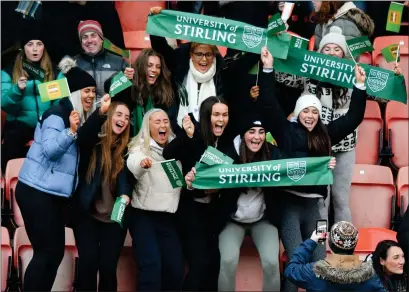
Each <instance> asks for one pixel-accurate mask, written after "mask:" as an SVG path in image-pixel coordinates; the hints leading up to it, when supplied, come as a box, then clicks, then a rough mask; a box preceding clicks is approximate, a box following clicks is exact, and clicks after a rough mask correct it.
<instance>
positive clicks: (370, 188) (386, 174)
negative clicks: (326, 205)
mask: <svg viewBox="0 0 409 292" xmlns="http://www.w3.org/2000/svg"><path fill="white" fill-rule="evenodd" d="M395 193H396V190H395V185H394V181H393V176H392V171H391V169H390V168H389V167H386V166H379V165H366V164H356V165H355V169H354V174H353V177H352V186H351V193H350V208H351V214H352V223H353V224H354V225H355V226H356V227H357V228H366V227H379V228H390V225H391V219H392V218H393V217H394V216H395V203H396V196H395Z"/></svg>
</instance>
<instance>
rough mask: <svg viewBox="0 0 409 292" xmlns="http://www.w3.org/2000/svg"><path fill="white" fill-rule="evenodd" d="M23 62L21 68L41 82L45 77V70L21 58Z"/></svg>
mask: <svg viewBox="0 0 409 292" xmlns="http://www.w3.org/2000/svg"><path fill="white" fill-rule="evenodd" d="M22 61H23V62H22V63H23V70H25V71H26V72H27V74H28V75H30V76H31V77H33V78H34V79H36V80H38V81H40V82H43V81H44V79H45V70H44V69H41V68H40V67H38V66H36V65H34V64H32V63H30V62H27V61H26V60H22Z"/></svg>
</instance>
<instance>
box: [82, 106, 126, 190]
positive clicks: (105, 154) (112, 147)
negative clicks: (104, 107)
mask: <svg viewBox="0 0 409 292" xmlns="http://www.w3.org/2000/svg"><path fill="white" fill-rule="evenodd" d="M119 105H125V104H124V103H122V102H113V103H112V104H111V106H110V107H109V109H108V118H107V120H106V121H105V123H104V124H103V125H102V127H101V133H100V134H99V136H100V138H101V141H100V142H99V143H98V144H100V145H101V169H100V171H101V173H102V174H103V182H104V183H108V184H109V187H110V190H111V192H114V191H115V189H116V183H117V178H118V176H119V173H120V172H121V171H122V169H123V168H124V166H125V163H124V156H125V155H124V153H125V150H126V146H127V144H128V142H129V129H130V124H131V123H130V122H129V123H128V125H127V126H126V129H125V130H124V131H123V132H122V133H121V135H119V136H118V137H115V136H114V135H113V133H112V117H113V116H114V114H115V110H116V108H117V107H118V106H119ZM98 144H97V145H98ZM96 163H97V153H96V146H95V147H94V149H93V150H92V154H91V159H90V163H89V165H88V172H87V183H88V184H90V183H91V180H92V179H93V177H94V175H95V168H96Z"/></svg>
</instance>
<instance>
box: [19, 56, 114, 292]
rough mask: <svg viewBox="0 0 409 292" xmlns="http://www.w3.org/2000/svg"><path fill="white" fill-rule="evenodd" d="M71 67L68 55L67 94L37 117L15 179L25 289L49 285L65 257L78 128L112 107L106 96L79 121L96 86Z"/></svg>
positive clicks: (63, 66) (79, 138) (80, 141)
mask: <svg viewBox="0 0 409 292" xmlns="http://www.w3.org/2000/svg"><path fill="white" fill-rule="evenodd" d="M75 65H76V64H75V61H73V60H72V59H70V58H65V59H63V60H62V61H61V63H60V65H59V66H60V68H61V71H62V72H63V73H64V74H65V75H66V78H67V80H68V85H69V87H70V89H71V91H72V92H71V95H70V96H69V97H65V98H63V99H62V100H61V101H60V102H59V103H58V105H56V106H55V107H52V108H50V109H49V110H47V111H46V112H45V113H44V114H43V115H42V117H41V118H40V121H39V122H38V124H37V127H36V130H35V133H34V143H33V144H32V145H31V147H30V149H29V151H28V153H27V157H26V159H25V160H24V163H23V166H22V168H21V171H20V174H19V178H18V180H19V181H18V183H17V187H16V200H17V203H18V205H19V207H20V209H21V214H22V216H23V219H24V224H25V228H26V231H27V235H28V238H29V239H30V242H31V244H32V246H33V250H34V256H33V259H32V260H31V262H30V264H29V265H28V267H27V270H26V273H25V276H24V291H51V289H52V286H53V283H54V280H55V277H56V274H57V269H58V267H59V265H60V263H61V261H62V259H63V256H64V245H65V231H64V225H65V224H64V223H65V222H64V218H63V208H64V206H65V205H66V204H67V202H68V200H67V198H69V197H70V196H71V194H72V193H73V192H74V191H75V189H76V186H77V183H78V177H77V168H78V160H79V155H78V147H81V144H84V142H85V141H84V140H85V139H84V137H83V136H84V135H81V132H84V133H86V131H85V128H86V127H90V126H91V125H92V124H94V123H100V119H101V118H102V115H104V114H105V113H106V111H107V110H108V108H109V105H110V97H109V96H108V95H107V96H105V97H104V98H103V102H102V105H101V107H100V108H99V110H96V111H95V112H94V113H93V114H92V115H91V116H90V117H89V118H88V120H87V122H86V123H84V124H83V125H82V121H83V120H84V118H83V117H84V116H87V113H88V112H90V111H91V110H92V105H93V102H94V99H95V87H96V84H95V80H94V79H93V78H92V77H91V75H89V74H88V73H86V72H85V71H83V70H81V69H80V68H78V67H75ZM80 126H82V127H81V128H82V129H79V127H80ZM77 132H78V134H77Z"/></svg>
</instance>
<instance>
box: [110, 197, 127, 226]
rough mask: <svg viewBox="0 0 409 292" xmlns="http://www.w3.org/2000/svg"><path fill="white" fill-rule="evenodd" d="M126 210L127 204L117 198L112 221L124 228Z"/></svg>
mask: <svg viewBox="0 0 409 292" xmlns="http://www.w3.org/2000/svg"><path fill="white" fill-rule="evenodd" d="M125 209H126V203H125V201H124V200H123V199H122V198H121V197H117V198H116V200H115V203H114V208H113V209H112V213H111V220H112V221H114V222H117V223H119V225H121V226H122V221H123V219H124V214H125Z"/></svg>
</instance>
